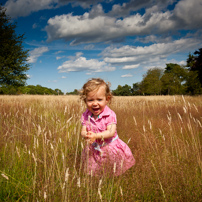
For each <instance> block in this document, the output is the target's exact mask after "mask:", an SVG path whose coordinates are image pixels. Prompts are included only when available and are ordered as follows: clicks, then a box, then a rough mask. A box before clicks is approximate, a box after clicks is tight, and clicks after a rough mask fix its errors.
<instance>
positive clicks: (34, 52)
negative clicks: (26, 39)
mask: <svg viewBox="0 0 202 202" xmlns="http://www.w3.org/2000/svg"><path fill="white" fill-rule="evenodd" d="M47 51H49V49H48V47H40V48H35V49H34V50H32V51H30V52H29V54H30V56H29V57H28V62H29V63H35V62H36V61H37V59H38V58H39V57H40V56H42V55H43V53H45V52H47Z"/></svg>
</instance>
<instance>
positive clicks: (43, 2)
mask: <svg viewBox="0 0 202 202" xmlns="http://www.w3.org/2000/svg"><path fill="white" fill-rule="evenodd" d="M56 3H58V0H40V1H36V0H35V1H33V0H8V1H7V2H6V4H5V7H6V9H7V11H6V14H7V15H9V16H10V17H12V18H17V17H19V16H28V15H29V14H30V13H32V12H36V11H39V10H43V9H52V8H54V6H55V4H56Z"/></svg>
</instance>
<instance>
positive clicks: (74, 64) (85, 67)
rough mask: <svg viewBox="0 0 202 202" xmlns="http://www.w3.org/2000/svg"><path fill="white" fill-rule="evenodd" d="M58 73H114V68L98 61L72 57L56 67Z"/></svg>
mask: <svg viewBox="0 0 202 202" xmlns="http://www.w3.org/2000/svg"><path fill="white" fill-rule="evenodd" d="M58 70H59V73H63V72H78V71H87V72H104V71H114V70H115V67H112V66H111V65H108V64H107V63H106V62H104V61H99V60H97V59H90V60H88V59H86V58H85V57H81V56H80V57H78V56H76V57H72V58H71V59H70V60H68V61H66V62H64V63H63V64H62V65H61V66H59V67H58Z"/></svg>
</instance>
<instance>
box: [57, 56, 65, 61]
mask: <svg viewBox="0 0 202 202" xmlns="http://www.w3.org/2000/svg"><path fill="white" fill-rule="evenodd" d="M64 57H65V56H61V57H59V56H58V57H56V60H60V59H62V58H64Z"/></svg>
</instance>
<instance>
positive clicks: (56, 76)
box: [2, 0, 202, 92]
mask: <svg viewBox="0 0 202 202" xmlns="http://www.w3.org/2000/svg"><path fill="white" fill-rule="evenodd" d="M2 3H3V6H4V7H6V8H7V12H6V14H7V15H9V16H10V17H11V19H12V21H13V22H14V21H15V22H17V28H16V32H17V33H18V34H23V33H24V34H25V38H26V39H25V40H24V43H23V46H24V48H25V49H29V63H30V70H29V71H28V72H27V74H28V76H29V79H28V80H27V84H28V85H37V84H39V85H42V86H44V87H48V88H52V89H56V88H59V89H61V90H62V91H63V92H71V91H73V90H74V89H81V88H82V86H83V84H84V83H85V82H86V81H87V80H88V79H89V78H92V77H101V78H103V79H104V80H106V81H109V82H111V84H112V86H111V88H112V89H116V88H117V86H118V85H119V84H120V85H125V84H128V85H130V86H132V84H133V83H136V82H140V81H141V80H142V76H143V75H144V74H145V73H146V72H147V70H148V69H150V68H153V67H160V68H165V66H166V64H167V63H178V64H186V59H187V57H188V54H189V53H193V52H194V51H195V50H197V49H199V48H201V47H202V12H201V11H202V0H191V1H190V0H177V1H176V0H125V1H124V0H123V1H122V0H106V1H102V0H74V1H72V0H35V1H33V0H8V1H5V0H3V1H2Z"/></svg>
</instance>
